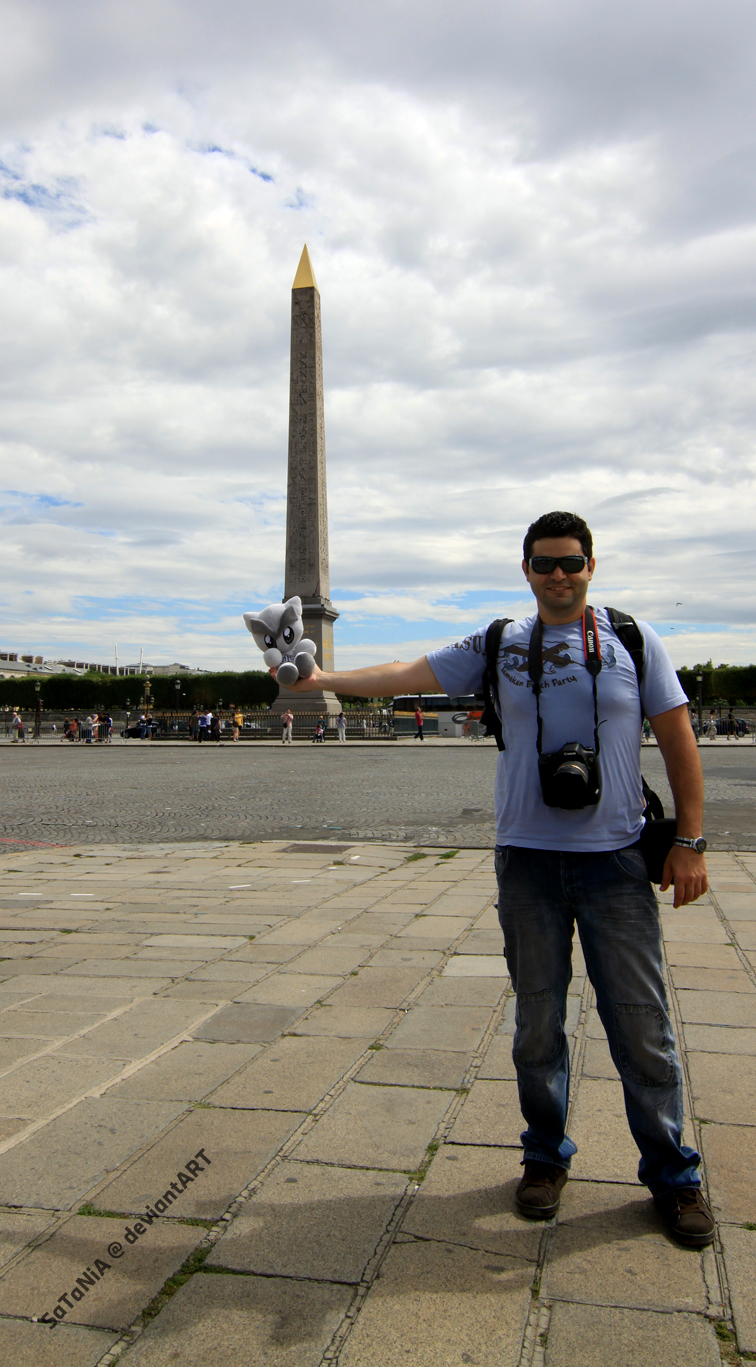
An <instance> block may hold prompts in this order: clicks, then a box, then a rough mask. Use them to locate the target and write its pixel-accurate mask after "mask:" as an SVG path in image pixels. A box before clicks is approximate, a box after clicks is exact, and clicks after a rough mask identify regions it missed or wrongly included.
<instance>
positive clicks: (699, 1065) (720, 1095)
mask: <svg viewBox="0 0 756 1367" xmlns="http://www.w3.org/2000/svg"><path fill="white" fill-rule="evenodd" d="M688 1066H689V1068H690V1079H691V1091H692V1094H693V1109H694V1112H695V1114H696V1115H697V1116H699V1117H700V1118H701V1119H705V1120H716V1121H720V1122H722V1123H724V1124H730V1125H756V1058H748V1057H745V1058H744V1057H742V1056H741V1057H737V1056H736V1055H733V1054H726V1055H722V1054H709V1053H701V1054H699V1053H694V1052H689V1053H688Z"/></svg>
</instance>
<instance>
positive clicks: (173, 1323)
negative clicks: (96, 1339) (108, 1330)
mask: <svg viewBox="0 0 756 1367" xmlns="http://www.w3.org/2000/svg"><path fill="white" fill-rule="evenodd" d="M352 1295H353V1290H352V1288H351V1287H349V1286H333V1285H330V1284H328V1283H322V1282H321V1283H318V1282H304V1281H303V1282H300V1281H290V1280H287V1279H285V1278H278V1277H240V1276H237V1277H234V1276H227V1277H223V1276H218V1275H217V1274H215V1275H210V1274H207V1273H206V1274H205V1275H202V1274H201V1273H200V1274H198V1275H197V1276H195V1277H192V1278H191V1280H190V1281H189V1282H187V1283H186V1285H184V1286H182V1287H181V1289H180V1291H178V1292H177V1293H176V1295H175V1296H174V1297H173V1298H172V1299H171V1300H170V1301H169V1302H168V1304H167V1305H166V1306H165V1307H164V1309H163V1310H161V1312H160V1314H159V1315H158V1316H157V1318H156V1319H154V1320H153V1321H152V1323H151V1324H150V1325H148V1327H147V1329H146V1330H145V1332H144V1334H142V1336H141V1337H140V1338H139V1339H138V1340H137V1342H136V1343H135V1344H134V1346H133V1348H130V1349H129V1352H128V1356H129V1358H130V1359H131V1361H130V1363H129V1367H165V1364H166V1363H168V1362H171V1361H173V1360H174V1359H175V1360H176V1361H177V1362H179V1363H180V1364H181V1367H207V1364H208V1363H212V1362H218V1363H237V1364H239V1367H318V1365H319V1363H320V1361H321V1359H322V1356H323V1353H324V1352H325V1350H326V1348H327V1347H328V1344H329V1343H330V1341H331V1339H332V1338H333V1335H334V1334H335V1332H336V1330H337V1328H338V1326H339V1324H340V1322H341V1320H342V1317H343V1315H344V1313H345V1311H346V1309H347V1307H348V1305H349V1302H350V1300H351V1299H352Z"/></svg>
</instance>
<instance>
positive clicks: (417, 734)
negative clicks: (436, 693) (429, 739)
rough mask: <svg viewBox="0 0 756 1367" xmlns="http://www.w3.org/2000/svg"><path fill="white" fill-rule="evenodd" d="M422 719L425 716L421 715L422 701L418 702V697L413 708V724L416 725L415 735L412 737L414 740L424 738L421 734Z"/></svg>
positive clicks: (423, 719)
mask: <svg viewBox="0 0 756 1367" xmlns="http://www.w3.org/2000/svg"><path fill="white" fill-rule="evenodd" d="M424 721H425V717H424V716H423V706H422V703H421V702H420V699H419V698H418V700H417V707H416V708H415V726H416V727H417V730H416V732H415V735H414V739H415V740H425V736H424V735H423V722H424Z"/></svg>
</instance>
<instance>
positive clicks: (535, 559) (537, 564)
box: [528, 555, 588, 574]
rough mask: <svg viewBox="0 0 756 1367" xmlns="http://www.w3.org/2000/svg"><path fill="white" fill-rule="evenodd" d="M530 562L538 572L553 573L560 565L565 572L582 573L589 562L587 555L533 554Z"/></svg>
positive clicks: (532, 567)
mask: <svg viewBox="0 0 756 1367" xmlns="http://www.w3.org/2000/svg"><path fill="white" fill-rule="evenodd" d="M528 564H529V565H530V568H531V570H534V571H535V573H536V574H552V573H553V571H554V570H555V568H556V566H557V565H558V566H559V568H560V570H563V571H564V573H565V574H580V571H581V570H582V569H583V567H584V566H585V565H587V564H588V557H587V555H531V557H530V559H529V561H528Z"/></svg>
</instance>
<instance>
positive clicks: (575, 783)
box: [551, 759, 590, 811]
mask: <svg viewBox="0 0 756 1367" xmlns="http://www.w3.org/2000/svg"><path fill="white" fill-rule="evenodd" d="M551 782H552V785H553V788H552V791H553V795H554V798H555V799H556V802H555V805H557V806H559V807H563V808H566V809H567V811H577V810H578V809H579V808H581V807H585V805H586V800H587V797H588V792H589V786H590V776H589V773H588V768H587V766H586V765H585V764H583V762H582V761H581V760H579V759H569V760H565V761H564V762H563V763H562V764H560V765H559V767H558V768H557V770H556V771H555V773H554V775H553V778H552V780H551Z"/></svg>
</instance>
